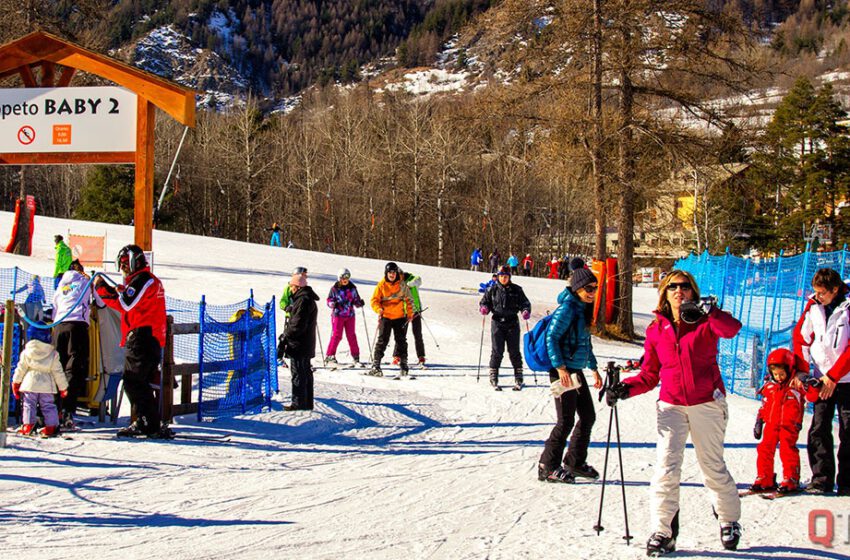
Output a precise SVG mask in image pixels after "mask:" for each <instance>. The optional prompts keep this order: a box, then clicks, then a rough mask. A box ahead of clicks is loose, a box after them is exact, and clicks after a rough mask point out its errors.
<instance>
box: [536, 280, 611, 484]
mask: <svg viewBox="0 0 850 560" xmlns="http://www.w3.org/2000/svg"><path fill="white" fill-rule="evenodd" d="M598 287H599V284H598V282H597V280H596V277H595V276H594V275H593V273H592V272H591V271H590V270H588V269H586V268H581V269H579V270H576V271H575V272H573V275H572V277H571V278H570V286H569V287H568V288H566V289H564V291H563V292H561V295H559V296H558V303H559V305H558V308H557V309H556V310H555V312H554V314H553V316H552V323H551V324H550V325H549V329H548V330H547V331H546V350H547V352H548V353H549V360H550V361H551V362H552V369H551V370H549V380H550V381H551V382H553V383H554V382H555V381H558V380H560V382H561V385H562V386H563V388H565V389H569V388H571V387H573V386H574V384H573V380H572V378H571V374H574V375H575V377H576V378H577V379H578V387H576V388H575V389H574V390H565V391H564V392H562V393H561V395H560V396H558V397H555V412H556V414H557V417H558V420H557V422H556V423H555V427H554V428H552V432H551V433H550V434H549V439H547V440H546V444H545V447H544V448H543V454H542V455H541V456H540V462H539V464H538V465H537V479H538V480H541V481H544V480H545V481H547V482H563V483H573V482H575V480H576V477H583V478H591V479H596V478H599V473H598V472H597V471H596V469H594V468H593V467H591V466H590V465H588V464H587V448H588V446H589V445H590V432H591V430H592V429H593V424H594V422H596V410H595V409H594V407H593V396H592V395H591V394H590V387H589V386H588V385H587V381H586V380H585V378H584V371H583V370H584V368H590V369H591V370H592V371H593V381H594V382H593V386H594V387H596V388H597V389H600V388H601V387H602V378H601V377H600V376H599V372H598V371H597V367H596V356H594V355H593V346H592V344H591V341H590V323H591V320H592V315H593V300H594V299H595V297H596V290H597V288H598ZM576 412H578V422H576V423H575V429H573V423H574V422H575V415H576ZM571 431H572V437H570V446H569V449H568V450H567V454H566V455H564V447H566V444H567V437H568V436H569V435H570V432H571ZM562 456H563V461H562Z"/></svg>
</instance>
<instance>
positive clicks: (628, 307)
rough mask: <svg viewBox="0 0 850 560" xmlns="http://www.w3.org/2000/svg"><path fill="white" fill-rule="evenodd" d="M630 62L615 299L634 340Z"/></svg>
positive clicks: (625, 79) (623, 104)
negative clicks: (617, 285)
mask: <svg viewBox="0 0 850 560" xmlns="http://www.w3.org/2000/svg"><path fill="white" fill-rule="evenodd" d="M623 35H624V37H623V44H624V45H625V49H626V51H627V52H628V51H629V48H630V45H631V32H630V31H629V29H628V28H625V29H624V30H623ZM630 70H631V61H630V58H629V56H628V54H626V60H625V61H624V64H623V68H622V71H621V73H620V121H621V122H620V134H619V136H620V138H619V149H618V155H619V162H618V167H619V174H620V215H619V224H618V235H617V237H618V238H619V247H618V250H617V257H618V260H619V263H618V264H619V268H620V273H619V275H618V280H619V282H618V283H619V286H620V292H619V297H618V298H617V327H618V329H619V331H620V334H621V335H623V336H625V337H628V338H633V337H634V323H633V321H632V269H633V268H634V251H635V248H634V230H635V190H634V183H633V181H634V177H635V172H634V155H633V153H632V150H633V145H632V137H633V132H632V116H633V110H634V90H633V88H632V80H631V74H630Z"/></svg>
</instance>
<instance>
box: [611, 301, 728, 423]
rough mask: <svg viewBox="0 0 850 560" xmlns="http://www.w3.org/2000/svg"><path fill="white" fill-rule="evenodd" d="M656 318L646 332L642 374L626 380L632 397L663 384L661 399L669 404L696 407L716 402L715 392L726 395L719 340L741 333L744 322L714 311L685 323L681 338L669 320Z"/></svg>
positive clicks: (658, 315) (681, 327)
mask: <svg viewBox="0 0 850 560" xmlns="http://www.w3.org/2000/svg"><path fill="white" fill-rule="evenodd" d="M655 317H656V318H655V321H653V322H652V323H650V325H649V327H647V329H646V341H645V342H644V345H643V348H644V355H643V363H642V364H641V370H640V373H639V374H638V375H635V376H633V377H629V378H628V379H624V380H623V382H624V383H625V384H626V385H628V386H629V397H633V396H635V395H641V394H643V393H646V392H647V391H651V390H652V389H654V388H655V386H656V385H658V382H659V381H660V382H661V395H660V397H659V398H660V400H661V401H663V402H666V403H669V404H675V405H684V406H692V405H696V404H702V403H706V402H710V401H712V400H714V393H715V391H720V393H721V394H723V395H725V394H726V388H725V387H724V386H723V378H722V377H720V367H719V366H718V365H717V341H718V340H719V339H720V338H732V337H734V336H735V335H736V334H738V331H739V330H741V322H740V321H738V320H737V319H736V318H734V317H733V316H732V315H730V314H729V313H726V312H725V311H721V310H720V309H718V308H714V309H712V310H711V312H710V313H709V314H708V315H707V316H706V317H703V318H702V319H700V320H699V321H698V322H696V323H694V324H692V325H689V324H687V323H684V322H683V323H681V324H680V326H679V333H678V336H677V333H676V329H675V328H673V324H672V323H671V322H670V320H669V319H667V318H666V317H664V316H663V315H661V314H659V313H658V312H656V313H655Z"/></svg>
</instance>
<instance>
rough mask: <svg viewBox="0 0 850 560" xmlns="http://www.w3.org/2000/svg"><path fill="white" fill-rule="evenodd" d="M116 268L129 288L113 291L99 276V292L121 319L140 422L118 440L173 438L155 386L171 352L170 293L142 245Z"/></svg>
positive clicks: (121, 256)
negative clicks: (167, 328)
mask: <svg viewBox="0 0 850 560" xmlns="http://www.w3.org/2000/svg"><path fill="white" fill-rule="evenodd" d="M115 264H116V266H117V267H118V269H119V270H120V271H121V274H123V276H124V283H123V284H122V285H120V286H118V287H117V288H113V287H112V286H109V285H107V284H106V282H105V281H104V280H103V278H101V277H100V276H98V277H97V280H96V281H95V287H96V288H97V293H98V295H99V296H100V297H101V299H102V300H103V302H104V303H105V304H106V305H108V306H109V307H111V308H112V309H115V310H116V311H118V312H119V313H121V346H123V347H124V350H125V352H124V375H123V378H122V379H123V381H124V392H125V393H127V398H128V399H129V400H130V404H131V405H133V407H135V413H136V421H135V422H133V423H131V424H130V425H129V426H127V427H126V428H121V429H120V430H118V436H119V437H135V436H147V437H150V438H169V437H171V431H170V430H169V429H168V428H167V427H162V425H161V420H160V415H159V405H158V403H157V401H156V398H155V397H154V392H153V389H151V386H150V383H151V381H153V380H154V377H155V374H156V372H157V370H158V369H159V364H160V361H161V360H162V347H163V346H165V290H164V289H163V287H162V282H160V281H159V278H157V277H156V276H154V275H153V273H152V272H151V270H150V267H149V266H148V263H147V259H146V258H145V254H144V252H143V251H142V249H141V248H140V247H139V246H138V245H127V246H126V247H124V248H123V249H121V251H119V252H118V257H117V258H116V259H115Z"/></svg>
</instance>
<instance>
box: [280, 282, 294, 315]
mask: <svg viewBox="0 0 850 560" xmlns="http://www.w3.org/2000/svg"><path fill="white" fill-rule="evenodd" d="M291 297H292V286H290V285H289V284H287V285H286V287H285V288H284V289H283V294H282V295H281V296H280V308H281V309H283V310H284V311H285V312H286V313H285V315H286V318H287V319H289V311H287V310H286V308H287V307H289V301H290V298H291Z"/></svg>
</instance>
